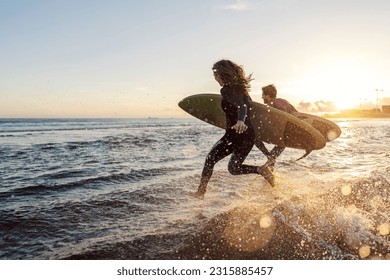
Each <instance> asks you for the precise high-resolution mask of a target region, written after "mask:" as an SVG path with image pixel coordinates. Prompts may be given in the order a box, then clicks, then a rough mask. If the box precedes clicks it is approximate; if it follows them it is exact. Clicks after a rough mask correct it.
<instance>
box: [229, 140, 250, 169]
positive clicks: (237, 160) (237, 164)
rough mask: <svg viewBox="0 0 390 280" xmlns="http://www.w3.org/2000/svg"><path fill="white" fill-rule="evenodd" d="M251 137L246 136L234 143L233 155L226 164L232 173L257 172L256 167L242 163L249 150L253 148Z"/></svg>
mask: <svg viewBox="0 0 390 280" xmlns="http://www.w3.org/2000/svg"><path fill="white" fill-rule="evenodd" d="M253 144H254V143H253V139H252V138H250V137H248V138H246V139H244V140H243V141H237V142H235V143H234V146H233V148H234V150H233V155H232V157H231V158H230V161H229V164H228V170H229V172H230V174H232V175H240V174H250V173H257V167H256V166H253V165H246V164H243V162H244V161H245V159H246V157H247V156H248V154H249V152H250V151H251V150H252V148H253Z"/></svg>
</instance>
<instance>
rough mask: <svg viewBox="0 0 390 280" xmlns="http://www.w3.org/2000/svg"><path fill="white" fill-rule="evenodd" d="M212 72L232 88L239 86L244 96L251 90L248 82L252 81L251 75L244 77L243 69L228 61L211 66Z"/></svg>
mask: <svg viewBox="0 0 390 280" xmlns="http://www.w3.org/2000/svg"><path fill="white" fill-rule="evenodd" d="M212 69H213V71H214V72H215V73H216V74H218V75H219V76H220V77H221V79H222V80H223V81H224V82H225V83H227V84H229V85H234V86H239V87H240V88H241V89H242V90H243V92H244V94H245V95H249V90H250V88H251V85H250V82H251V81H252V80H253V79H252V74H250V75H248V76H245V72H244V68H243V67H242V66H240V65H237V64H236V63H234V62H232V61H230V60H225V59H223V60H220V61H218V62H216V63H214V65H213V68H212Z"/></svg>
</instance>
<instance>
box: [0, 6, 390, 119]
mask: <svg viewBox="0 0 390 280" xmlns="http://www.w3.org/2000/svg"><path fill="white" fill-rule="evenodd" d="M0 38H1V43H0V65H1V67H0V100H1V102H0V117H184V116H186V113H184V112H182V111H181V109H180V108H179V107H178V106H177V103H178V102H179V101H180V100H181V99H182V98H184V97H185V96H188V95H192V94H196V93H201V92H215V93H218V92H219V86H218V84H217V83H216V82H215V80H214V78H213V75H212V71H211V66H212V64H213V63H214V62H216V61H218V60H220V59H231V60H233V61H235V62H237V63H238V64H241V65H243V66H244V68H245V70H246V72H247V73H253V77H254V78H255V80H254V81H253V82H252V91H251V95H252V98H253V99H254V100H255V101H259V102H261V101H262V100H261V98H260V97H261V94H260V92H261V87H262V86H265V85H267V84H270V83H274V84H275V85H276V86H277V88H278V95H279V96H280V97H282V98H286V99H288V100H290V102H291V103H292V104H293V105H294V106H296V107H298V106H301V105H307V106H308V105H310V104H312V105H313V104H319V102H318V101H323V102H322V104H331V102H333V103H334V104H335V105H337V106H338V109H345V108H349V107H357V108H359V107H360V108H373V107H374V106H376V97H377V95H378V98H379V105H382V104H388V105H390V51H389V50H390V1H388V0H383V1H378V0H371V1H366V0H364V1H363V0H345V1H343V0H326V1H325V0H324V1H322V0H274V1H260V0H241V1H237V0H231V1H230V0H208V1H206V0H200V1H179V0H167V1H157V0H155V1H153V0H145V1H139V0H134V1H131V0H128V1H125V0H117V1H102V0H96V1H92V0H83V1H73V0H57V1H52V0H45V1H44V0H35V1H33V0H0ZM299 104H301V105H299ZM315 107H316V106H314V107H313V106H312V107H311V108H314V109H315Z"/></svg>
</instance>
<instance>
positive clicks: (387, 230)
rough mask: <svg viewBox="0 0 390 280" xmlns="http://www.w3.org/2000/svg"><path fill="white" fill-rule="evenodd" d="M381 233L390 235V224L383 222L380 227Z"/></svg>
mask: <svg viewBox="0 0 390 280" xmlns="http://www.w3.org/2000/svg"><path fill="white" fill-rule="evenodd" d="M378 231H379V234H380V235H389V234H390V224H388V223H383V224H381V225H380V226H379V227H378Z"/></svg>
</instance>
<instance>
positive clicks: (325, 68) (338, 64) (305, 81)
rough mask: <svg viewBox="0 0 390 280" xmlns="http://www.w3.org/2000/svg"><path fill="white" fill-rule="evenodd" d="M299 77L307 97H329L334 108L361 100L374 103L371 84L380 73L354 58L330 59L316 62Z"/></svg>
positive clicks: (381, 78)
mask: <svg viewBox="0 0 390 280" xmlns="http://www.w3.org/2000/svg"><path fill="white" fill-rule="evenodd" d="M307 69H308V71H310V72H309V73H307V74H306V75H304V76H303V77H302V79H301V81H302V86H303V88H304V89H305V91H306V92H304V94H305V95H307V96H309V98H310V100H325V101H332V102H333V103H334V105H335V106H336V107H337V109H338V110H344V109H349V108H359V106H360V107H361V104H362V103H368V102H369V103H372V104H375V100H376V93H375V88H377V87H380V86H381V85H382V84H383V81H384V75H383V74H382V73H380V72H379V71H378V70H376V69H374V68H373V67H370V66H369V65H366V64H364V63H362V62H360V61H358V60H346V59H340V60H333V61H327V62H324V63H320V64H317V66H315V67H313V68H311V69H309V67H308V68H307Z"/></svg>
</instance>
